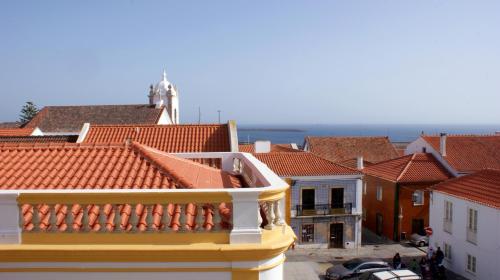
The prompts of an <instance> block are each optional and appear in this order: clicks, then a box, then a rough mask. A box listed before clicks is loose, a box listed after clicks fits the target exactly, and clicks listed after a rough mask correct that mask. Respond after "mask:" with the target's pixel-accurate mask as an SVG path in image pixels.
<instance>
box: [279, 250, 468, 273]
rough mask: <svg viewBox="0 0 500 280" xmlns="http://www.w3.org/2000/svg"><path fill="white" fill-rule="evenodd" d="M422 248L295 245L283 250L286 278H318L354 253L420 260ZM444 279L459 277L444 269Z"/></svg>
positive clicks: (366, 255)
mask: <svg viewBox="0 0 500 280" xmlns="http://www.w3.org/2000/svg"><path fill="white" fill-rule="evenodd" d="M425 250H427V247H424V248H416V247H413V246H411V245H407V244H399V243H394V244H381V245H364V246H362V247H361V248H359V249H357V250H347V249H295V250H290V251H288V252H287V253H286V257H287V260H286V262H285V279H286V280H318V279H324V273H325V271H326V269H327V268H328V267H330V266H332V265H333V264H340V263H343V262H345V261H347V260H350V259H353V258H357V257H371V258H378V259H384V260H385V261H387V262H389V263H391V262H392V257H393V256H394V255H395V254H396V253H399V254H400V255H401V257H402V259H403V262H405V263H409V262H410V261H411V260H412V259H413V258H416V259H417V260H420V258H421V257H423V256H424V255H425ZM447 275H448V279H457V280H458V279H463V278H459V277H457V276H455V275H453V274H452V273H449V272H448V273H447Z"/></svg>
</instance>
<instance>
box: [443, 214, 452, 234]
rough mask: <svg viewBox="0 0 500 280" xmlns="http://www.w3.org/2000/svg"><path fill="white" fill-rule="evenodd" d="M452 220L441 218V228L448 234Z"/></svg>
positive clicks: (450, 232)
mask: <svg viewBox="0 0 500 280" xmlns="http://www.w3.org/2000/svg"><path fill="white" fill-rule="evenodd" d="M452 225H453V224H452V222H451V220H449V219H446V218H445V219H443V230H444V231H445V232H447V233H449V234H452V230H451V229H452Z"/></svg>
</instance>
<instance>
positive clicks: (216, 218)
mask: <svg viewBox="0 0 500 280" xmlns="http://www.w3.org/2000/svg"><path fill="white" fill-rule="evenodd" d="M212 222H213V223H214V226H213V229H212V230H214V231H219V230H222V225H221V222H222V220H221V217H220V212H219V206H218V205H214V208H213V212H212Z"/></svg>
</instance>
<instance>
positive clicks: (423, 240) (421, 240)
mask: <svg viewBox="0 0 500 280" xmlns="http://www.w3.org/2000/svg"><path fill="white" fill-rule="evenodd" d="M410 243H412V244H413V245H415V246H418V247H424V246H427V245H429V236H427V235H420V234H418V233H414V234H412V235H411V236H410Z"/></svg>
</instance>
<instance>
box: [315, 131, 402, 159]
mask: <svg viewBox="0 0 500 280" xmlns="http://www.w3.org/2000/svg"><path fill="white" fill-rule="evenodd" d="M306 143H307V144H308V146H309V151H310V152H312V153H314V154H316V155H318V156H320V157H323V158H326V159H328V160H330V161H333V162H340V161H345V160H349V159H353V158H356V157H358V156H363V159H365V160H367V161H369V162H373V163H375V162H379V161H383V160H388V159H391V158H396V157H398V156H399V154H398V152H397V151H396V148H395V147H394V145H392V144H391V142H390V141H389V138H388V137H333V136H332V137H329V136H328V137H316V136H308V137H306Z"/></svg>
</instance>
